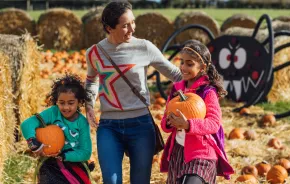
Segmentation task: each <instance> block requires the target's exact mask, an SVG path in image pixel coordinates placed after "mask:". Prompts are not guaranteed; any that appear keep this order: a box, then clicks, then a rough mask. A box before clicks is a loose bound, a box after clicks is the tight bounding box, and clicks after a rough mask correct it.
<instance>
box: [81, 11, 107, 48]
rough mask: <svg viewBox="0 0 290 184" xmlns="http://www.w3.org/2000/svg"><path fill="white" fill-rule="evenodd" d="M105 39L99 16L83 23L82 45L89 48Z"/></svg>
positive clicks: (94, 16) (93, 16) (96, 15)
mask: <svg viewBox="0 0 290 184" xmlns="http://www.w3.org/2000/svg"><path fill="white" fill-rule="evenodd" d="M104 38H106V32H105V31H104V30H103V25H102V23H101V14H95V15H92V16H91V17H89V18H87V19H86V21H85V22H84V44H85V47H90V46H92V45H93V44H96V43H98V42H99V41H101V40H102V39H104Z"/></svg>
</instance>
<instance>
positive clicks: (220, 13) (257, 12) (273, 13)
mask: <svg viewBox="0 0 290 184" xmlns="http://www.w3.org/2000/svg"><path fill="white" fill-rule="evenodd" d="M188 11H204V12H206V13H207V14H208V15H209V16H211V17H213V18H214V19H215V20H216V21H218V23H219V24H220V25H221V24H222V23H223V21H224V20H226V19H227V18H228V17H230V16H232V15H233V14H236V13H243V14H247V15H250V16H253V17H256V18H257V19H258V18H259V17H260V16H261V15H263V14H265V13H267V14H268V15H269V16H270V17H272V18H275V17H278V16H281V15H290V12H289V10H285V9H213V8H209V9H173V8H170V9H136V10H133V12H134V14H135V16H136V17H137V16H138V15H140V14H144V13H147V12H157V13H161V14H163V15H164V16H165V17H167V18H168V19H170V20H171V21H174V19H175V18H176V16H178V15H179V14H180V13H181V12H188ZM43 12H44V11H28V13H29V14H30V15H31V16H32V17H33V18H34V20H37V19H38V17H39V16H40V15H41V14H42V13H43ZM73 12H74V13H75V14H76V15H77V16H78V17H80V18H81V17H82V16H83V15H84V14H86V13H87V12H88V10H74V11H73Z"/></svg>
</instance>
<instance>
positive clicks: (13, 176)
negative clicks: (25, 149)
mask: <svg viewBox="0 0 290 184" xmlns="http://www.w3.org/2000/svg"><path fill="white" fill-rule="evenodd" d="M35 163H36V161H35V159H34V158H32V157H29V156H27V155H24V154H11V155H9V158H8V159H7V160H6V161H5V164H4V170H3V181H4V184H13V183H23V182H25V181H26V179H25V178H26V175H27V172H28V171H29V170H31V169H34V167H35Z"/></svg>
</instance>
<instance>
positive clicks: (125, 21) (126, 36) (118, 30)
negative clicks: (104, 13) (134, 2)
mask: <svg viewBox="0 0 290 184" xmlns="http://www.w3.org/2000/svg"><path fill="white" fill-rule="evenodd" d="M135 27H136V25H135V17H134V15H133V12H132V11H131V10H127V11H126V12H125V13H124V14H123V15H121V17H120V18H119V24H117V25H116V27H115V29H112V28H110V27H108V31H109V33H110V34H109V37H111V39H112V40H114V41H115V42H116V43H118V44H119V43H123V42H129V41H130V39H131V37H132V34H133V33H134V32H135Z"/></svg>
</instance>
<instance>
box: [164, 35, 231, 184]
mask: <svg viewBox="0 0 290 184" xmlns="http://www.w3.org/2000/svg"><path fill="white" fill-rule="evenodd" d="M180 57H181V65H180V70H181V73H182V77H183V80H182V81H180V82H176V83H174V85H173V88H172V90H171V94H170V96H169V98H168V101H170V100H171V99H172V98H173V97H174V96H175V95H176V91H178V90H182V91H183V92H184V93H188V92H191V93H196V94H198V95H199V96H201V97H202V98H203V100H204V102H205V104H206V117H205V118H204V119H186V118H185V116H184V115H183V114H182V112H180V111H178V112H179V116H175V115H174V114H173V113H171V114H169V115H168V116H166V115H164V117H163V119H162V122H161V127H162V129H163V130H164V131H165V132H167V133H171V135H170V137H169V138H168V140H167V143H166V145H165V149H164V152H163V155H162V159H161V172H168V178H167V184H204V183H208V184H215V183H216V176H224V177H225V178H226V179H229V175H230V174H232V173H234V171H233V168H232V167H231V166H230V165H229V163H228V160H227V157H226V154H225V151H224V133H223V128H222V125H221V121H222V113H221V108H220V105H219V97H223V96H225V95H226V94H227V92H226V91H225V90H224V89H223V87H222V78H221V76H220V75H219V74H218V72H217V70H216V69H215V67H214V65H213V64H212V62H211V55H210V52H209V50H208V49H207V47H206V46H205V45H203V44H202V43H200V42H199V41H196V40H190V41H188V42H187V43H186V44H185V46H184V48H183V49H182V50H181V52H180Z"/></svg>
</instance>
